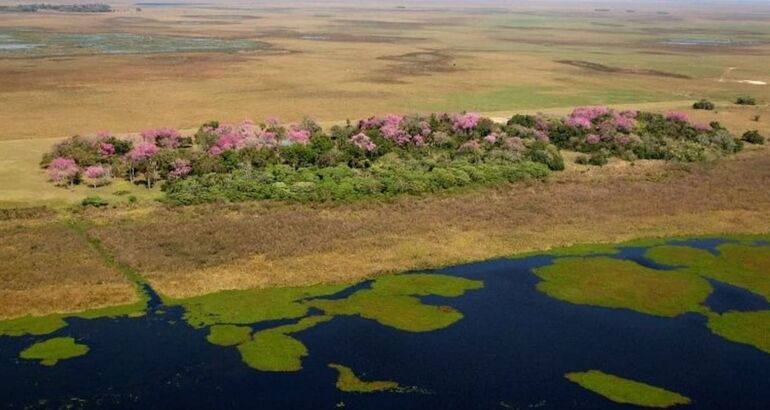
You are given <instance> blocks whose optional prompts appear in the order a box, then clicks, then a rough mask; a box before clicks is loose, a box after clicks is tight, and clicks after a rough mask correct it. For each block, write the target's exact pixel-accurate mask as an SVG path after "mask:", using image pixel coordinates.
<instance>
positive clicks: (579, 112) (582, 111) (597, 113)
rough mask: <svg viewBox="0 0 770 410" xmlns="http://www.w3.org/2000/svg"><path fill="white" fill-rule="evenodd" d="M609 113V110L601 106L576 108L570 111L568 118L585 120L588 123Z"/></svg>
mask: <svg viewBox="0 0 770 410" xmlns="http://www.w3.org/2000/svg"><path fill="white" fill-rule="evenodd" d="M609 113H610V109H609V108H608V107H602V106H593V107H577V108H575V109H574V110H572V113H571V114H570V115H569V116H570V117H580V118H587V119H588V120H589V121H593V120H595V119H597V118H599V117H601V116H604V115H607V114H609Z"/></svg>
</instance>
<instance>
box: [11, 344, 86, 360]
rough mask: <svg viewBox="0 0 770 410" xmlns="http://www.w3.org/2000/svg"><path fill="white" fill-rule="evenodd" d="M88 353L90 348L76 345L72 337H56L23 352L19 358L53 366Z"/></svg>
mask: <svg viewBox="0 0 770 410" xmlns="http://www.w3.org/2000/svg"><path fill="white" fill-rule="evenodd" d="M86 353H88V346H86V345H84V344H79V343H75V339H73V338H71V337H55V338H53V339H48V340H46V341H43V342H39V343H35V344H33V345H32V346H30V347H28V348H27V349H25V350H23V351H22V352H21V353H20V354H19V357H21V358H22V359H27V360H40V363H41V364H43V365H45V366H53V365H55V364H56V363H58V362H59V361H60V360H67V359H72V358H73V357H79V356H83V355H85V354H86Z"/></svg>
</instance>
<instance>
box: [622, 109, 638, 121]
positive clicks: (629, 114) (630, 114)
mask: <svg viewBox="0 0 770 410" xmlns="http://www.w3.org/2000/svg"><path fill="white" fill-rule="evenodd" d="M637 115H639V111H636V110H625V111H621V112H620V116H621V117H624V118H630V119H636V116H637Z"/></svg>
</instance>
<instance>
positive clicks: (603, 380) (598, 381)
mask: <svg viewBox="0 0 770 410" xmlns="http://www.w3.org/2000/svg"><path fill="white" fill-rule="evenodd" d="M564 377H566V378H567V379H569V380H570V381H572V382H574V383H577V384H579V385H580V386H581V387H583V388H585V389H587V390H591V391H592V392H594V393H597V394H599V395H601V396H604V397H606V398H607V399H609V400H612V401H614V402H616V403H622V404H633V405H636V406H644V407H656V408H666V407H671V406H676V405H678V404H690V399H689V398H687V397H685V396H682V395H681V394H679V393H674V392H672V391H668V390H666V389H662V388H660V387H655V386H651V385H649V384H646V383H640V382H637V381H634V380H629V379H624V378H622V377H618V376H614V375H611V374H607V373H603V372H601V371H599V370H589V371H587V372H574V373H567V374H566V375H564Z"/></svg>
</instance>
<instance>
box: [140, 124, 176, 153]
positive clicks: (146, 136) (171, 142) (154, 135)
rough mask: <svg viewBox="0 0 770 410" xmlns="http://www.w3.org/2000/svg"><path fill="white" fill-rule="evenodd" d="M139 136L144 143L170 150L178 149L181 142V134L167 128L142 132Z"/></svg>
mask: <svg viewBox="0 0 770 410" xmlns="http://www.w3.org/2000/svg"><path fill="white" fill-rule="evenodd" d="M141 136H142V140H143V141H144V142H146V143H150V144H155V145H157V146H159V147H161V148H170V149H174V148H177V147H179V145H180V143H181V140H182V134H180V133H179V131H178V130H176V129H174V128H168V127H162V128H152V129H148V130H144V131H142V133H141Z"/></svg>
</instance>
